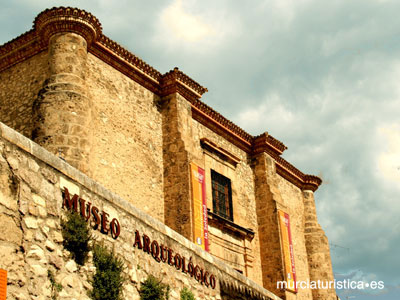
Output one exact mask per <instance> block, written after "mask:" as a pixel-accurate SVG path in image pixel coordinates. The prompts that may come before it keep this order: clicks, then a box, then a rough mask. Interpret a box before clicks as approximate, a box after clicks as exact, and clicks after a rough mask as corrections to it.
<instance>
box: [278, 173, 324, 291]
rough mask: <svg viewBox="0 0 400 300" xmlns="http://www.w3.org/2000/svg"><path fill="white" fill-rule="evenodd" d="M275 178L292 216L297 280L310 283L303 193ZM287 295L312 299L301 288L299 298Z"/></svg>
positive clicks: (288, 211) (291, 225)
mask: <svg viewBox="0 0 400 300" xmlns="http://www.w3.org/2000/svg"><path fill="white" fill-rule="evenodd" d="M275 176H276V178H277V182H276V183H277V187H278V188H279V190H280V192H281V196H282V204H283V206H284V207H285V208H286V212H287V213H288V214H289V216H290V227H291V232H292V242H293V247H294V262H295V267H296V280H297V281H308V280H310V275H309V268H308V259H307V249H306V247H305V237H304V203H303V195H302V191H301V190H300V189H299V188H298V187H296V186H295V185H294V184H292V183H290V182H288V181H287V180H285V179H284V178H282V177H281V176H279V175H275ZM321 278H325V277H320V278H319V279H321ZM317 280H318V279H317ZM286 294H287V299H312V295H311V290H308V289H301V288H299V289H298V293H297V297H296V296H295V295H293V294H291V293H290V292H287V293H286ZM316 299H318V298H316Z"/></svg>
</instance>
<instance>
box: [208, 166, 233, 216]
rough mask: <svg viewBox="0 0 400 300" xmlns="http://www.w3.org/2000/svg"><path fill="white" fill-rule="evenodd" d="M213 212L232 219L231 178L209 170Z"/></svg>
mask: <svg viewBox="0 0 400 300" xmlns="http://www.w3.org/2000/svg"><path fill="white" fill-rule="evenodd" d="M211 184H212V198H213V212H214V213H215V214H217V215H219V216H221V217H223V218H225V219H228V220H230V221H233V211H232V188H231V180H230V179H229V178H227V177H225V176H223V175H221V174H219V173H217V172H215V171H214V170H211Z"/></svg>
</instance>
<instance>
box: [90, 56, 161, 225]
mask: <svg viewBox="0 0 400 300" xmlns="http://www.w3.org/2000/svg"><path fill="white" fill-rule="evenodd" d="M88 69H89V73H88V75H87V80H86V84H87V86H88V88H89V89H90V92H91V97H92V99H93V112H94V113H93V118H92V127H93V128H94V129H93V145H95V146H94V147H93V149H92V152H91V162H90V169H91V170H92V177H93V178H94V179H95V180H98V181H99V182H101V183H102V184H104V186H106V187H107V188H109V189H110V190H112V191H115V192H116V193H118V194H119V195H121V196H122V197H124V198H125V199H127V200H128V201H130V202H132V203H134V204H135V205H136V206H137V207H140V208H141V209H143V210H144V211H146V212H147V213H148V214H150V215H151V216H153V217H155V218H157V219H159V220H161V221H164V204H163V199H164V196H163V170H162V165H163V160H162V128H161V113H160V112H159V111H158V109H157V106H156V105H155V103H156V102H157V100H158V98H157V96H156V95H154V94H153V93H151V92H150V91H148V90H147V89H145V88H144V87H142V86H141V85H139V84H138V83H136V82H135V81H133V80H132V79H130V78H128V77H126V76H125V75H123V74H121V73H120V72H118V71H117V70H115V69H114V68H112V67H110V66H109V65H107V64H106V63H104V62H103V61H101V60H99V59H98V58H96V57H95V56H93V55H91V54H89V56H88Z"/></svg>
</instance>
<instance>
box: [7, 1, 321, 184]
mask: <svg viewBox="0 0 400 300" xmlns="http://www.w3.org/2000/svg"><path fill="white" fill-rule="evenodd" d="M66 24H68V26H67V25H66ZM101 31H102V28H101V24H100V22H99V21H98V20H97V18H96V17H94V16H93V15H92V14H90V13H88V12H86V11H84V10H81V9H77V8H71V7H58V8H55V7H54V8H52V9H47V10H45V11H43V12H41V13H40V14H39V15H38V16H37V17H36V18H35V20H34V26H33V28H32V29H31V30H29V31H27V32H26V33H24V34H22V35H20V36H18V37H17V38H15V39H13V40H11V41H9V42H8V43H6V44H4V45H2V46H0V72H2V71H4V70H6V69H8V68H10V67H12V66H13V65H15V64H18V63H20V62H23V61H25V60H27V59H28V58H30V57H32V56H35V55H37V54H39V53H40V52H42V51H45V50H47V48H48V40H49V38H50V36H51V34H54V33H55V32H75V33H78V34H81V35H82V36H83V37H84V38H85V39H86V41H87V44H88V52H89V53H91V54H93V55H94V56H96V57H97V58H99V59H100V60H102V61H104V62H105V63H107V64H109V65H110V66H112V67H113V68H115V69H117V70H118V71H120V72H121V73H123V74H124V75H126V76H127V77H129V78H131V79H133V80H134V81H136V82H138V83H139V84H141V85H143V86H144V87H146V88H147V89H149V90H150V91H152V92H153V93H154V94H156V95H158V96H160V97H163V96H166V95H169V94H171V93H176V92H177V93H179V94H181V95H182V96H183V97H184V98H185V99H186V100H188V101H189V102H190V104H191V106H192V117H193V119H195V120H196V121H198V122H200V123H201V124H203V125H204V126H206V127H208V128H209V129H211V130H213V131H215V132H216V133H218V134H220V135H221V136H223V137H224V138H225V139H227V140H228V141H230V142H231V143H233V144H234V145H235V146H237V147H238V148H240V149H242V150H243V151H245V152H247V153H248V154H249V155H252V156H253V155H257V154H259V153H263V152H265V153H268V154H269V155H271V156H272V157H273V158H274V160H275V162H276V166H277V173H278V174H280V175H281V176H282V177H284V178H285V179H287V180H288V181H290V182H291V183H293V184H294V185H296V186H297V187H299V188H300V189H302V190H306V189H307V190H312V191H315V190H317V189H318V187H319V185H320V184H321V183H322V180H321V179H320V178H318V177H316V176H313V175H306V174H304V173H302V172H301V171H300V170H298V169H297V168H296V167H294V166H293V165H291V164H290V163H289V162H287V161H286V160H284V159H283V158H282V157H281V156H280V155H281V154H282V153H283V151H285V150H286V149H287V147H286V146H285V145H284V144H283V143H282V142H280V141H279V140H277V139H275V138H274V137H272V136H270V135H269V134H268V133H266V132H265V133H263V134H261V135H259V136H252V135H250V134H249V133H247V132H246V131H245V130H243V129H242V128H240V127H239V126H237V125H236V124H234V123H233V122H231V121H230V120H228V119H227V118H225V117H224V116H223V115H221V114H220V113H218V112H216V111H215V110H214V109H212V108H211V107H210V106H208V105H207V104H205V103H204V102H202V101H200V98H201V96H202V95H203V94H204V93H205V92H207V88H205V87H203V86H201V85H200V84H199V83H197V82H196V81H194V80H193V79H192V78H190V77H189V76H188V75H186V74H185V73H183V72H182V71H180V70H179V69H178V68H174V69H173V70H171V71H169V72H167V73H165V74H162V73H160V72H159V71H158V70H156V69H155V68H153V67H152V66H150V65H149V64H147V63H146V62H144V61H143V60H142V59H141V58H139V57H138V56H136V55H135V54H133V53H131V52H130V51H128V50H126V49H125V48H123V47H122V46H120V45H119V44H118V43H116V42H115V41H113V40H111V39H110V38H108V37H107V36H105V35H104V34H102V32H101Z"/></svg>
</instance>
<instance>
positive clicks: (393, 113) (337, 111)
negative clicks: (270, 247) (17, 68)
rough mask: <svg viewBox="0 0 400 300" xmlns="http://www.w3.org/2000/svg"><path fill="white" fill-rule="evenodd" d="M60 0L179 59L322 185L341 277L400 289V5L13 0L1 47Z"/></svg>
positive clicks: (382, 294)
mask: <svg viewBox="0 0 400 300" xmlns="http://www.w3.org/2000/svg"><path fill="white" fill-rule="evenodd" d="M54 5H57V6H59V5H64V6H67V5H70V6H76V7H79V8H83V9H86V10H88V11H90V12H92V13H93V14H94V15H95V16H97V17H98V18H99V20H100V22H101V23H102V25H103V32H104V33H105V34H106V35H107V36H108V37H110V38H111V39H113V40H115V41H117V42H118V43H120V44H121V45H123V46H124V47H126V48H127V49H128V50H130V51H131V52H133V53H135V54H136V55H138V56H140V57H141V58H143V59H144V60H145V61H147V62H148V63H149V64H150V65H152V66H154V67H155V68H156V69H158V70H159V71H161V72H162V73H164V72H167V71H168V70H170V69H173V68H174V67H175V66H178V67H179V68H180V69H181V70H183V71H184V72H185V73H187V74H188V75H189V76H191V77H192V78H193V79H195V80H196V81H198V82H199V83H200V84H202V85H203V86H206V87H207V88H208V89H209V92H208V93H206V94H205V95H204V96H203V101H204V102H206V103H207V104H209V105H211V106H212V107H214V108H215V109H216V110H217V111H219V112H221V113H222V114H224V115H225V116H226V117H228V118H229V119H231V120H232V121H234V122H235V123H237V124H238V125H240V126H241V127H242V128H244V129H245V130H247V131H248V132H250V133H251V134H254V135H256V134H260V133H262V132H264V131H268V132H269V133H270V134H271V135H273V136H274V137H276V138H277V139H279V140H281V141H283V142H284V143H285V144H286V145H287V146H288V150H286V152H285V153H284V155H283V156H284V157H285V158H286V159H287V160H289V161H290V162H292V163H293V164H294V165H295V166H297V167H298V168H299V169H301V170H302V171H303V172H305V173H309V174H315V175H319V176H321V177H322V178H323V180H324V184H323V185H322V186H321V187H320V189H319V190H318V191H317V193H316V201H317V209H318V214H319V221H320V223H321V225H322V226H323V228H324V229H325V231H326V233H327V235H328V238H329V240H330V243H331V244H332V245H331V255H332V261H333V269H334V273H335V277H336V278H337V279H353V280H364V281H365V282H369V281H371V280H376V281H379V280H381V281H384V283H385V289H384V290H383V291H379V292H377V291H372V290H370V289H366V290H364V291H338V293H339V295H340V296H341V297H342V299H346V296H349V297H355V298H354V299H399V296H400V272H399V270H400V258H399V252H400V251H399V247H400V234H399V232H400V217H399V215H400V196H399V195H400V121H399V118H400V116H399V115H400V84H399V82H400V18H399V16H398V12H399V11H400V1H385V0H374V1H373V0H355V1H349V0H338V1H335V0H333V1H317V0H267V1H259V0H252V1H250V0H248V1H234V0H229V1H228V0H217V1H215V0H214V1H210V0H203V1H191V0H183V1H179V0H171V1H155V0H148V1H139V0H135V1H134V0H129V1H128V0H119V1H106V0H98V1H95V0H86V1H47V0H46V1H45V0H31V1H26V0H25V1H23V0H15V1H7V0H4V1H3V0H2V1H1V2H0V44H3V43H5V42H7V41H9V40H11V39H12V38H14V37H16V36H17V35H19V34H21V33H23V32H25V31H27V30H29V29H30V28H31V26H32V21H33V19H34V17H35V16H36V15H37V14H38V13H39V12H40V11H42V10H43V9H45V8H48V7H52V6H54Z"/></svg>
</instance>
